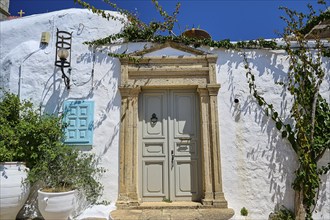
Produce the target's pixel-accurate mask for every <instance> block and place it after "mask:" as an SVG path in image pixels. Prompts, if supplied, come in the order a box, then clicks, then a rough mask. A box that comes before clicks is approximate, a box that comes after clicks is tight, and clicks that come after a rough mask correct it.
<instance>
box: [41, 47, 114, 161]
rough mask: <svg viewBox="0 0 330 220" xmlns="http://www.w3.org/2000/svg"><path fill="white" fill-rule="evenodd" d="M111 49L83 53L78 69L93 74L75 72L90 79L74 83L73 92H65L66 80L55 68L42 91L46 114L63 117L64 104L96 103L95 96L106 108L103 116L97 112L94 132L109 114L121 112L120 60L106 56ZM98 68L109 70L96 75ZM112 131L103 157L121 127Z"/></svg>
mask: <svg viewBox="0 0 330 220" xmlns="http://www.w3.org/2000/svg"><path fill="white" fill-rule="evenodd" d="M110 49H111V48H102V49H100V50H98V49H97V48H91V47H90V48H89V52H88V53H84V54H81V55H80V56H78V59H77V64H76V65H77V66H78V67H79V63H81V64H83V65H86V64H90V69H87V71H90V73H88V72H87V73H83V72H82V71H80V70H77V69H73V71H72V72H73V73H80V74H84V75H89V77H88V79H87V80H86V81H85V82H79V81H78V80H77V81H76V82H75V81H74V80H72V81H71V82H72V83H73V86H72V87H71V91H72V92H71V91H68V90H67V89H66V88H65V86H64V82H63V80H62V79H61V78H60V77H59V76H60V71H59V70H58V69H57V68H54V71H53V74H52V76H51V77H50V78H49V79H48V80H47V82H46V84H45V86H44V89H43V95H42V103H41V104H42V106H43V108H44V113H47V114H58V113H60V111H61V109H62V105H63V102H64V101H65V100H66V99H68V98H70V99H77V100H82V99H94V100H95V99H96V98H97V97H95V96H101V99H99V100H102V101H100V105H104V104H105V106H106V107H105V108H104V109H102V110H101V112H100V113H99V112H95V115H97V118H95V121H94V128H98V127H100V126H101V125H102V124H103V122H104V121H105V120H106V119H107V118H108V115H109V112H115V111H118V110H119V109H120V94H119V92H118V84H119V80H120V62H119V61H118V59H114V58H111V57H109V56H108V55H107V54H108V53H109V52H110ZM119 49H120V48H119ZM95 66H106V67H109V69H108V70H107V71H102V70H101V71H98V70H97V71H96V72H94V70H95ZM94 74H103V75H97V76H96V77H95V76H94ZM76 78H77V79H79V76H76ZM79 87H83V89H86V90H87V89H88V92H84V94H86V95H82V96H77V94H75V93H74V91H75V90H77V89H81V88H79ZM70 92H71V96H70ZM101 102H102V103H101ZM113 127H114V129H113V131H112V132H111V133H110V132H109V133H110V137H109V140H108V141H107V143H105V149H104V152H103V154H105V153H106V152H107V151H108V149H109V148H110V147H111V145H112V142H113V140H114V138H115V137H116V136H117V135H118V132H119V124H117V125H115V126H113ZM100 156H102V155H100Z"/></svg>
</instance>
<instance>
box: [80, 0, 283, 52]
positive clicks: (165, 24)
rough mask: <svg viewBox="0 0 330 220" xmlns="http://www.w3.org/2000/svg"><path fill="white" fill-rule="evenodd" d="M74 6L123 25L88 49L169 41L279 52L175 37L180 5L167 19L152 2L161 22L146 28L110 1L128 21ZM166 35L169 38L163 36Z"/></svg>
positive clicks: (253, 44)
mask: <svg viewBox="0 0 330 220" xmlns="http://www.w3.org/2000/svg"><path fill="white" fill-rule="evenodd" d="M74 2H75V3H77V4H79V5H81V6H82V7H84V8H87V9H89V10H92V12H94V13H96V14H98V15H100V16H102V17H104V18H106V19H108V20H109V19H110V18H111V19H113V20H120V22H122V23H123V24H124V28H123V30H122V32H120V33H117V34H113V35H110V36H107V37H105V38H102V39H97V40H94V41H89V42H85V44H87V45H90V46H104V45H109V44H114V43H116V42H117V41H118V40H119V39H124V41H126V42H154V43H164V42H166V41H172V42H176V43H182V44H185V45H192V46H194V47H200V46H210V47H216V48H226V49H239V48H270V49H275V48H280V47H279V46H277V43H276V42H275V41H274V40H264V39H258V40H250V41H239V42H237V43H232V42H230V40H228V39H225V40H219V41H215V40H211V39H197V38H189V37H186V36H183V35H181V34H179V35H176V34H175V33H174V32H173V27H174V25H175V23H176V22H177V15H178V14H179V9H180V4H179V3H178V4H177V5H176V8H175V10H174V12H173V13H172V15H169V14H168V13H167V12H166V11H165V10H164V9H163V8H162V6H161V5H160V4H159V2H158V1H156V0H152V3H153V4H154V5H155V8H156V10H157V11H158V12H159V14H160V15H161V16H162V18H163V21H151V22H150V23H149V24H146V23H144V22H143V21H141V20H140V19H139V18H138V17H137V16H136V15H134V14H133V13H130V12H129V11H127V10H124V9H121V8H119V7H118V6H117V5H116V4H114V3H111V1H109V0H106V1H105V2H106V3H108V4H109V5H110V6H111V7H112V8H113V9H115V10H117V11H118V12H119V13H120V14H121V15H123V17H126V18H127V20H125V19H121V18H118V17H115V16H112V15H110V14H108V13H106V12H104V11H103V10H100V9H95V8H94V7H93V6H91V5H90V4H88V3H86V2H84V1H82V0H74ZM166 32H167V33H168V34H166ZM108 55H109V56H112V57H117V58H122V57H129V54H116V53H110V54H108Z"/></svg>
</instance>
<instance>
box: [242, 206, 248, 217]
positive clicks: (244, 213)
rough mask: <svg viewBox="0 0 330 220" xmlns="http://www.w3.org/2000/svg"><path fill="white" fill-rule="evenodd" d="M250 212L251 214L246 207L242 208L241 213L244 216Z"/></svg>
mask: <svg viewBox="0 0 330 220" xmlns="http://www.w3.org/2000/svg"><path fill="white" fill-rule="evenodd" d="M248 214H249V212H248V210H247V209H246V208H245V207H243V208H241V215H242V216H248Z"/></svg>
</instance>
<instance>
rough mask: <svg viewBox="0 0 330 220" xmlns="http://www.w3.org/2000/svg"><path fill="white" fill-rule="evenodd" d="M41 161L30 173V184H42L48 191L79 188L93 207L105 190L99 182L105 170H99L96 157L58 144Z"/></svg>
mask: <svg viewBox="0 0 330 220" xmlns="http://www.w3.org/2000/svg"><path fill="white" fill-rule="evenodd" d="M40 159H41V160H40V161H39V162H38V164H37V165H36V166H35V167H34V169H32V170H31V171H30V174H29V177H28V178H29V181H30V182H38V183H39V184H40V185H41V187H42V188H43V190H45V191H48V192H63V191H69V190H73V189H76V190H78V191H79V192H80V193H81V194H82V195H84V197H85V198H86V199H87V201H88V202H90V203H91V204H95V203H96V202H97V200H98V198H99V197H100V196H101V193H102V191H103V186H102V185H101V183H100V182H98V179H99V177H100V176H101V174H102V173H103V172H105V170H104V169H103V168H99V167H97V160H96V157H95V155H94V154H90V153H82V152H80V151H78V150H77V149H73V148H72V147H68V146H63V145H61V144H58V145H55V146H53V149H52V150H51V151H47V152H45V153H44V154H43V155H42V157H41V158H40Z"/></svg>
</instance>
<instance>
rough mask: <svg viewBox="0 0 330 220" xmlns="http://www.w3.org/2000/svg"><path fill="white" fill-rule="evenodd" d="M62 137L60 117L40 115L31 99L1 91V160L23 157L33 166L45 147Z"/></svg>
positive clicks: (47, 148) (16, 159) (22, 159)
mask: <svg viewBox="0 0 330 220" xmlns="http://www.w3.org/2000/svg"><path fill="white" fill-rule="evenodd" d="M62 137H63V132H62V128H61V125H60V119H59V118H57V117H54V116H42V115H40V113H39V112H38V111H37V110H35V109H34V108H33V105H32V103H31V102H30V101H27V100H24V101H22V102H21V101H20V100H19V98H18V97H17V96H16V95H14V94H11V93H7V92H5V93H4V96H3V97H2V98H1V102H0V161H1V162H4V161H23V162H26V164H27V166H28V167H30V168H33V167H34V166H35V165H36V163H37V161H39V160H40V156H41V155H42V154H43V152H44V151H46V150H50V149H51V148H52V146H53V145H54V144H57V143H58V142H60V140H61V138H62Z"/></svg>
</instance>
